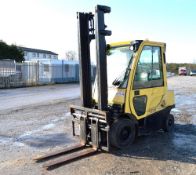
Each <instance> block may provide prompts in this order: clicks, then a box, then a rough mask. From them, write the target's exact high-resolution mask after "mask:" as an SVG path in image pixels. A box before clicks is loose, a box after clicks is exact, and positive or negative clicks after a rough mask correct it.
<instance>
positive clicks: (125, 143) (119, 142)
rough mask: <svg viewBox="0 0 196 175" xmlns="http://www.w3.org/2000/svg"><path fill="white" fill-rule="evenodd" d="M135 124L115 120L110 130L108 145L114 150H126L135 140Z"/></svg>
mask: <svg viewBox="0 0 196 175" xmlns="http://www.w3.org/2000/svg"><path fill="white" fill-rule="evenodd" d="M135 129H136V128H135V123H134V122H133V121H132V120H130V119H125V118H122V119H117V120H116V121H115V122H114V123H113V124H112V126H111V129H110V143H111V145H112V146H114V147H116V148H120V149H123V148H127V147H129V146H130V145H131V144H132V143H133V142H134V140H135V135H136V131H135Z"/></svg>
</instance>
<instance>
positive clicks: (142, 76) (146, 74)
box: [133, 46, 163, 89]
mask: <svg viewBox="0 0 196 175" xmlns="http://www.w3.org/2000/svg"><path fill="white" fill-rule="evenodd" d="M159 86H163V71H162V59H161V48H160V47H157V46H144V47H143V50H142V52H141V55H140V58H139V61H138V64H137V68H136V72H135V77H134V82H133V89H144V88H150V87H159Z"/></svg>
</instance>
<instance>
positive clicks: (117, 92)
mask: <svg viewBox="0 0 196 175" xmlns="http://www.w3.org/2000/svg"><path fill="white" fill-rule="evenodd" d="M130 43H131V41H125V42H118V43H111V44H110V47H120V46H124V45H129V44H130ZM145 45H147V46H159V47H160V48H161V54H162V55H161V56H162V57H161V58H163V53H164V52H165V43H161V42H154V41H148V40H144V41H143V42H142V43H141V45H140V47H139V49H138V51H137V52H136V53H135V55H134V59H133V62H132V64H131V67H130V69H131V72H130V74H129V78H128V85H127V88H118V87H115V86H114V87H112V88H108V104H109V105H113V104H117V105H121V106H124V113H128V114H133V115H134V116H135V117H136V118H137V119H138V120H139V119H142V118H145V117H147V116H149V115H151V114H153V113H155V112H158V111H160V110H163V109H165V108H166V107H169V106H172V105H174V104H175V102H174V92H173V91H171V90H168V88H167V71H166V64H165V63H164V61H163V59H162V65H163V68H162V69H163V70H162V71H163V80H164V85H163V86H160V87H153V88H145V89H140V94H139V96H143V95H144V96H146V97H147V104H146V111H145V113H144V114H143V115H140V116H138V115H137V113H136V111H135V109H134V105H133V98H134V97H135V96H137V95H135V90H134V89H133V87H132V85H133V80H134V75H135V72H136V67H137V64H138V60H139V58H140V54H141V51H142V48H143V46H145ZM93 98H94V100H95V101H96V102H97V99H98V98H97V93H94V97H93Z"/></svg>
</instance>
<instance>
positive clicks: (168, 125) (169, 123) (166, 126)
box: [163, 114, 174, 132]
mask: <svg viewBox="0 0 196 175" xmlns="http://www.w3.org/2000/svg"><path fill="white" fill-rule="evenodd" d="M173 129H174V116H173V115H172V114H169V115H168V116H167V117H166V118H165V120H164V123H163V130H164V131H165V132H171V131H173Z"/></svg>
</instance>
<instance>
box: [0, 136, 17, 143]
mask: <svg viewBox="0 0 196 175" xmlns="http://www.w3.org/2000/svg"><path fill="white" fill-rule="evenodd" d="M13 140H14V139H13V138H11V137H6V136H0V144H7V143H10V142H12V141H13Z"/></svg>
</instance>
